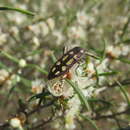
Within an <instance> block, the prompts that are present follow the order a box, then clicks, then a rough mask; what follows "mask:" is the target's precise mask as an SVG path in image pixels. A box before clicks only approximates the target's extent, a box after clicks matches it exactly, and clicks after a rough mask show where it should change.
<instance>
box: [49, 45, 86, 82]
mask: <svg viewBox="0 0 130 130" xmlns="http://www.w3.org/2000/svg"><path fill="white" fill-rule="evenodd" d="M83 54H84V50H83V49H82V48H80V47H74V48H72V49H71V50H69V51H68V52H66V53H65V54H64V55H63V56H62V57H61V58H60V59H59V60H57V62H56V63H55V64H54V65H53V66H52V68H51V69H50V72H49V74H48V79H49V80H51V79H54V78H57V77H59V76H62V75H64V74H66V73H67V72H69V70H70V68H71V67H72V66H73V65H74V64H75V63H77V62H78V61H79V60H80V58H81V56H82V55H83Z"/></svg>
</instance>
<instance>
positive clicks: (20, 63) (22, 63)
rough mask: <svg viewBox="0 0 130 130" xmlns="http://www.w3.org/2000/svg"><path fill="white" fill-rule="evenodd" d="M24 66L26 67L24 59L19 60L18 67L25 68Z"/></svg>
mask: <svg viewBox="0 0 130 130" xmlns="http://www.w3.org/2000/svg"><path fill="white" fill-rule="evenodd" d="M26 65H27V63H26V60H24V59H20V60H19V66H20V67H25V66H26Z"/></svg>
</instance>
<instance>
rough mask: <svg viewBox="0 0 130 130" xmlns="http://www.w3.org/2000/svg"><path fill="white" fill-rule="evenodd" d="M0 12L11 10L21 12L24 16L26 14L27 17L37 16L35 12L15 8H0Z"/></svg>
mask: <svg viewBox="0 0 130 130" xmlns="http://www.w3.org/2000/svg"><path fill="white" fill-rule="evenodd" d="M0 10H3V11H4V10H10V11H17V12H20V13H23V14H26V15H30V16H34V15H35V14H34V13H33V12H30V11H28V10H24V9H20V8H13V7H7V6H4V7H0Z"/></svg>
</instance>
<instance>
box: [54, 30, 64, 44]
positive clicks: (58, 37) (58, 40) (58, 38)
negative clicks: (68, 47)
mask: <svg viewBox="0 0 130 130" xmlns="http://www.w3.org/2000/svg"><path fill="white" fill-rule="evenodd" d="M52 34H53V36H55V37H56V44H57V45H60V44H61V43H62V42H63V40H64V36H63V34H62V33H61V32H60V31H58V30H54V31H53V33H52Z"/></svg>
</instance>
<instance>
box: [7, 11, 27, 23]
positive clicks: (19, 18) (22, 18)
mask: <svg viewBox="0 0 130 130" xmlns="http://www.w3.org/2000/svg"><path fill="white" fill-rule="evenodd" d="M7 17H8V18H9V19H11V20H12V21H13V22H15V23H17V24H22V23H23V22H24V21H25V20H26V16H25V15H23V14H20V13H17V12H13V13H9V14H7Z"/></svg>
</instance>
